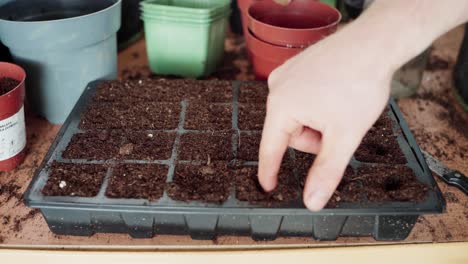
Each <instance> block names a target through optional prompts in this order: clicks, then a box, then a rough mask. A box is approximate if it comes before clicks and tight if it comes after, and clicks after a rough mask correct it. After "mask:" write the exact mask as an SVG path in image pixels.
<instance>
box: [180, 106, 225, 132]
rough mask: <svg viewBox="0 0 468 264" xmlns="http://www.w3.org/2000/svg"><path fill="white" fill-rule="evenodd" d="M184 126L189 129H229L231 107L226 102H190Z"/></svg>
mask: <svg viewBox="0 0 468 264" xmlns="http://www.w3.org/2000/svg"><path fill="white" fill-rule="evenodd" d="M184 127H185V129H191V130H211V131H215V130H230V129H231V128H232V107H231V106H229V105H226V104H206V103H203V102H191V103H189V105H188V109H187V114H186V116H185V126H184Z"/></svg>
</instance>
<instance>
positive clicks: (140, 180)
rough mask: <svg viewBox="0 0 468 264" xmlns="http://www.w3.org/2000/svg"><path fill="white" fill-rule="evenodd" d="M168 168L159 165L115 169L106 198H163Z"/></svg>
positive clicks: (136, 165) (126, 165)
mask: <svg viewBox="0 0 468 264" xmlns="http://www.w3.org/2000/svg"><path fill="white" fill-rule="evenodd" d="M167 173H168V167H167V166H165V165H157V164H121V165H118V166H117V167H116V168H114V170H113V172H112V175H111V176H110V179H109V186H108V187H107V190H106V196H107V197H110V198H130V199H148V200H150V201H153V200H157V199H159V198H161V196H162V195H163V193H164V186H165V183H166V178H167Z"/></svg>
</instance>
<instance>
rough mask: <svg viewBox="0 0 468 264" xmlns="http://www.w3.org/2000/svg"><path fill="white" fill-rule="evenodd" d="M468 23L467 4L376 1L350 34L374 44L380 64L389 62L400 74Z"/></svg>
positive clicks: (460, 1)
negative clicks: (438, 41)
mask: <svg viewBox="0 0 468 264" xmlns="http://www.w3.org/2000/svg"><path fill="white" fill-rule="evenodd" d="M466 21H468V1H466V0H445V1H436V0H391V1H388V0H376V1H375V3H374V4H373V5H372V6H371V7H370V8H369V9H368V10H367V11H366V12H364V13H363V15H362V16H361V17H360V18H359V19H357V20H356V22H354V23H353V24H352V25H351V26H350V30H351V31H352V32H354V33H353V34H358V35H361V36H362V38H360V40H362V41H369V42H371V43H369V46H370V48H372V45H378V46H379V47H376V49H379V51H378V52H380V54H381V55H382V57H381V58H380V61H382V60H388V62H389V63H391V65H390V66H391V67H393V68H394V69H395V70H396V69H398V68H399V67H400V66H401V65H403V64H404V63H405V62H406V61H408V60H409V59H411V58H413V57H414V56H416V55H418V54H419V53H420V52H422V51H423V50H424V49H426V48H427V47H428V46H430V45H431V43H432V42H433V41H434V40H435V39H436V38H438V37H439V36H441V35H442V34H444V33H445V32H447V31H449V30H450V29H452V28H454V27H456V26H457V25H460V24H462V23H464V22H466ZM366 38H367V39H372V40H366ZM372 42H374V43H372Z"/></svg>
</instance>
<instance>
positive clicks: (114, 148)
mask: <svg viewBox="0 0 468 264" xmlns="http://www.w3.org/2000/svg"><path fill="white" fill-rule="evenodd" d="M121 143H122V135H121V134H120V133H118V132H115V131H114V132H110V131H108V130H99V131H87V132H86V133H82V134H75V135H74V136H73V137H72V139H71V140H70V143H69V144H68V146H67V148H66V150H65V151H64V152H63V154H62V157H63V158H65V159H86V160H110V159H114V158H115V157H117V156H118V153H119V147H120V144H121Z"/></svg>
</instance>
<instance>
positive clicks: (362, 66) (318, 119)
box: [259, 27, 397, 211]
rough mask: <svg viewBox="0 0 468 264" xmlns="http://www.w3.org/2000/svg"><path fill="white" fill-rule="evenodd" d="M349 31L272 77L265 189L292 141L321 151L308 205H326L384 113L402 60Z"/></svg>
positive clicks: (263, 160) (262, 169) (263, 155)
mask: <svg viewBox="0 0 468 264" xmlns="http://www.w3.org/2000/svg"><path fill="white" fill-rule="evenodd" d="M360 34H364V35H365V32H359V31H358V30H356V29H354V28H352V27H350V28H349V29H348V28H345V29H344V30H343V31H342V32H340V33H339V34H336V35H333V36H330V37H329V38H327V39H325V40H322V41H321V42H319V43H317V44H316V45H314V46H312V47H310V48H308V49H307V50H305V51H304V52H302V53H301V54H299V55H298V56H296V57H294V58H292V59H290V60H289V61H287V62H286V63H285V64H283V65H282V66H280V67H279V68H277V69H276V70H275V71H274V72H273V73H272V74H271V75H270V77H269V80H268V84H269V89H270V94H269V97H268V103H267V115H266V119H265V125H264V129H263V135H262V141H261V147H260V157H259V181H260V183H261V185H262V187H263V188H264V189H265V190H266V191H272V190H273V189H274V188H275V187H276V184H277V173H278V171H279V167H280V164H281V160H282V158H283V154H284V153H285V151H286V149H287V147H288V146H290V147H292V148H295V149H297V150H300V151H304V152H309V153H317V154H318V156H317V158H316V160H315V162H314V164H313V166H312V167H311V169H310V170H309V173H308V177H307V181H306V184H305V188H304V203H305V205H306V206H307V207H308V208H309V209H310V210H313V211H317V210H320V209H322V208H323V207H324V206H325V205H326V203H327V202H328V200H329V199H330V197H331V196H332V195H333V193H334V191H335V189H336V187H337V186H338V184H339V182H340V180H341V178H342V175H343V173H344V171H345V169H346V167H347V165H348V164H349V161H350V159H351V157H352V155H353V153H354V152H355V150H356V149H357V147H358V146H359V144H360V142H361V140H362V138H363V137H364V135H365V134H366V132H367V131H368V130H369V128H370V127H371V126H372V124H373V123H374V122H375V121H376V120H377V119H378V117H379V116H380V114H381V113H382V111H383V109H384V107H385V105H386V103H387V101H388V98H389V94H390V81H391V77H392V75H393V72H394V71H395V70H396V68H397V65H396V64H392V63H391V60H388V61H383V60H382V59H381V57H382V50H381V48H384V49H385V47H380V46H379V45H371V47H374V48H370V47H369V46H366V45H365V43H364V44H363V43H362V42H357V41H354V40H355V38H357V39H359V36H360Z"/></svg>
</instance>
